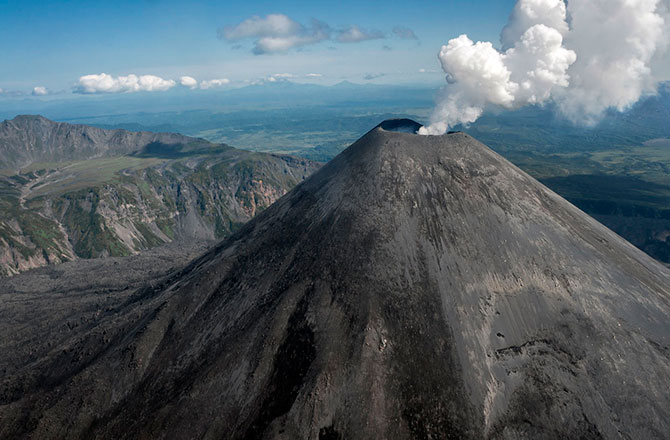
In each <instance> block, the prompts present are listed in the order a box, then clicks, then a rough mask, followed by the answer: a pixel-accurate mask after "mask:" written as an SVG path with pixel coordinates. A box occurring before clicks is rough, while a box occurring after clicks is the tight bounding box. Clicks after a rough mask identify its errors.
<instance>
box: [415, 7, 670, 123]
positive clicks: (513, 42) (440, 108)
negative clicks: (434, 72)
mask: <svg viewBox="0 0 670 440" xmlns="http://www.w3.org/2000/svg"><path fill="white" fill-rule="evenodd" d="M665 1H666V2H667V1H668V0H665ZM665 6H666V5H665V4H664V3H663V2H662V0H570V1H569V2H564V1H563V0H518V1H517V3H516V5H515V7H514V10H513V11H512V13H511V15H510V19H509V22H508V24H507V25H506V26H505V28H504V29H503V31H502V34H501V43H502V50H501V51H499V50H497V49H496V48H494V47H493V45H492V44H491V43H489V42H477V43H474V42H473V41H471V40H470V39H469V38H468V37H467V36H466V35H461V36H460V37H458V38H455V39H453V40H451V41H449V43H448V44H447V45H445V46H443V47H442V49H441V50H440V53H439V55H438V58H439V60H440V63H441V65H442V69H443V70H444V72H445V74H446V77H447V83H448V85H447V86H446V87H445V89H444V90H443V92H442V94H441V97H440V98H439V99H438V103H437V105H436V108H435V110H434V112H433V115H432V117H431V123H430V125H429V126H427V127H424V128H423V129H422V130H421V133H422V134H442V133H444V132H445V131H446V130H447V129H448V128H449V127H451V126H453V125H456V124H463V123H465V124H467V123H471V122H474V121H475V120H477V118H479V116H480V115H481V114H482V112H483V111H484V109H485V108H486V106H487V105H489V104H493V105H498V106H502V107H506V108H518V107H521V106H524V105H527V104H543V103H545V102H548V101H550V100H552V101H554V102H555V103H556V104H557V106H558V108H559V109H560V111H561V112H562V113H563V114H564V115H565V116H567V117H568V118H570V119H572V120H573V121H575V122H580V123H586V124H590V123H595V122H597V121H598V120H599V118H601V117H602V115H603V113H604V112H605V111H606V110H607V109H608V108H615V109H618V110H625V109H627V108H628V107H630V106H631V105H632V104H634V103H635V102H637V101H638V100H639V99H640V97H641V96H642V95H643V94H645V93H653V92H654V91H655V87H656V84H655V81H654V80H653V72H652V71H651V67H650V66H651V62H652V60H653V59H654V57H655V56H657V55H658V54H659V53H660V52H661V51H663V50H664V49H665V46H666V45H667V35H668V31H669V30H670V29H669V28H668V26H669V24H670V20H668V17H667V8H666V7H665Z"/></svg>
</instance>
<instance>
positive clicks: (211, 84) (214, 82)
mask: <svg viewBox="0 0 670 440" xmlns="http://www.w3.org/2000/svg"><path fill="white" fill-rule="evenodd" d="M226 84H230V80H229V79H228V78H219V79H209V80H206V81H200V88H201V89H203V90H207V89H213V88H216V87H222V86H225V85H226Z"/></svg>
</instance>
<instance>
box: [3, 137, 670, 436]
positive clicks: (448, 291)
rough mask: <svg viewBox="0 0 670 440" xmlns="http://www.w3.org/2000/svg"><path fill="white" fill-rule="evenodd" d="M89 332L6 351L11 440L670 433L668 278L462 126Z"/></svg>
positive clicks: (362, 147)
mask: <svg viewBox="0 0 670 440" xmlns="http://www.w3.org/2000/svg"><path fill="white" fill-rule="evenodd" d="M401 125H402V126H407V124H401ZM386 126H387V127H388V126H389V125H388V124H387V125H386ZM17 298H18V299H17V301H19V302H20V301H21V297H20V296H17ZM66 300H67V301H76V297H75V296H70V297H68V298H67V299H66V298H54V299H51V298H48V295H46V296H45V298H43V299H41V300H38V299H34V298H32V299H31V301H33V303H32V304H33V307H36V308H47V307H50V306H51V307H53V304H54V301H66ZM8 310H9V311H11V310H12V306H11V305H9V306H6V309H5V312H4V314H6V315H9V312H8ZM76 313H77V312H76V311H75V312H73V316H70V317H69V318H68V319H69V321H72V320H75V319H76V318H77V316H75V315H76ZM82 313H83V312H82ZM9 316H11V315H9ZM87 318H88V319H87V320H85V321H82V322H85V324H83V325H80V326H77V327H74V328H72V329H70V330H69V332H70V333H68V334H67V337H63V336H61V337H60V338H59V339H58V340H57V341H56V340H55V339H54V342H53V343H52V344H50V343H48V341H49V332H48V331H46V330H45V329H44V328H42V330H41V333H42V334H40V335H39V336H38V335H31V336H30V337H32V338H40V339H41V340H44V341H45V342H44V343H43V344H36V345H35V348H34V349H32V350H23V351H21V352H20V354H19V355H16V353H14V354H13V355H12V356H11V357H10V359H11V362H8V361H6V360H5V359H6V358H5V357H0V371H3V375H2V383H1V385H0V420H2V421H3V422H2V424H0V437H2V438H29V437H30V438H165V439H168V438H169V439H174V438H229V439H238V438H240V439H241V438H280V439H295V438H312V439H334V438H342V439H344V438H363V439H367V438H370V439H373V438H374V439H378V438H394V439H403V438H454V439H468V438H472V439H481V438H488V439H558V438H587V439H599V438H606V439H618V438H622V439H624V438H645V439H660V438H668V432H670V390H669V389H668V386H667V383H668V378H670V272H669V271H668V269H667V268H665V267H664V266H661V265H660V264H658V263H656V262H655V261H653V260H652V259H651V258H650V257H648V256H647V255H645V254H644V253H642V252H641V251H639V250H637V249H636V248H634V247H633V246H632V245H630V244H629V243H627V242H626V241H624V240H623V239H621V238H620V237H618V236H617V235H616V234H614V233H613V232H611V231H610V230H608V229H607V228H605V227H604V226H602V225H600V224H599V223H598V222H596V221H595V220H593V219H591V218H590V217H588V216H586V215H585V214H584V213H582V212H581V211H579V210H578V209H576V208H575V207H574V206H572V205H570V204H569V203H568V202H566V201H565V200H563V199H561V198H560V197H559V196H557V195H556V194H554V193H553V192H551V191H549V190H548V189H547V188H546V187H544V186H543V185H542V184H540V183H538V182H537V181H535V180H534V179H532V178H531V177H529V176H528V175H526V174H525V173H523V172H522V171H520V170H519V169H517V168H516V167H514V166H513V165H511V164H510V163H509V162H507V161H506V160H504V159H503V158H501V157H500V156H499V155H497V154H496V153H494V152H493V151H491V150H490V149H488V148H487V147H485V146H484V145H482V144H480V143H478V142H477V141H475V140H474V139H473V138H471V137H469V136H467V135H465V134H462V133H455V134H450V135H445V136H417V135H415V134H412V133H406V132H398V131H389V130H385V129H384V128H383V125H382V126H380V127H377V128H375V129H374V130H372V131H371V132H369V133H368V134H367V135H366V136H364V137H363V138H361V139H360V140H359V141H358V142H356V143H355V144H353V145H352V146H351V147H349V148H348V149H347V150H346V151H345V152H343V153H342V154H340V155H339V156H338V157H337V158H335V159H334V160H333V161H331V162H330V163H328V164H327V165H326V166H324V167H323V168H322V169H321V170H319V171H318V172H317V173H316V174H314V175H313V176H312V177H310V178H309V179H307V180H306V181H304V182H303V183H301V184H299V185H298V186H297V187H296V188H295V189H293V190H292V191H291V192H289V193H288V194H287V195H286V196H284V197H283V198H281V199H280V200H279V201H278V202H276V203H275V204H273V205H272V206H271V207H270V208H268V209H267V210H265V211H264V212H262V213H261V214H260V215H258V216H257V217H255V218H254V219H253V220H252V221H251V222H249V223H247V224H246V225H245V226H244V227H243V228H242V229H241V230H240V231H239V232H238V233H236V234H235V235H234V236H232V237H231V238H229V239H228V240H226V241H224V242H222V243H220V244H219V245H217V246H216V247H215V248H213V249H212V250H210V251H209V252H208V253H206V254H205V255H203V256H202V257H200V258H199V259H197V260H195V261H194V262H193V263H191V264H190V265H189V266H187V267H186V268H185V269H183V270H181V271H178V272H174V273H172V274H171V275H168V276H167V277H165V278H163V279H161V280H160V282H154V284H153V285H152V286H147V287H145V288H142V289H139V290H137V291H135V292H134V293H132V294H131V295H129V296H127V297H126V299H125V300H124V301H123V302H122V303H118V304H116V305H115V306H113V307H112V306H110V307H108V308H105V309H101V310H99V311H98V312H97V313H95V314H93V315H88V316H87ZM30 325H34V324H33V323H31V322H22V321H21V320H20V318H19V317H16V316H13V317H12V318H11V320H10V322H9V323H8V324H6V325H5V326H4V327H2V329H3V330H2V334H0V338H1V339H6V338H12V337H14V338H17V337H23V338H25V339H24V340H23V341H18V342H17V341H15V342H14V344H15V346H19V345H20V344H19V343H20V342H24V343H25V344H29V342H30V340H29V337H28V336H21V335H24V334H25V332H17V331H15V330H14V329H15V328H19V327H21V328H25V326H30ZM60 325H65V324H64V323H62V324H60V323H57V322H54V324H53V326H54V327H58V326H60ZM58 328H62V327H58ZM58 334H62V333H58ZM16 335H19V336H16ZM17 350H18V349H17Z"/></svg>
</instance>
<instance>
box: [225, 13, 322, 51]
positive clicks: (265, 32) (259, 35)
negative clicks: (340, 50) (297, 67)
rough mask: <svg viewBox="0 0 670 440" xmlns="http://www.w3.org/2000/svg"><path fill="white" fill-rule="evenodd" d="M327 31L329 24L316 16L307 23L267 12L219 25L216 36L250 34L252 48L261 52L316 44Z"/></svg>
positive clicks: (237, 37)
mask: <svg viewBox="0 0 670 440" xmlns="http://www.w3.org/2000/svg"><path fill="white" fill-rule="evenodd" d="M330 32H331V30H330V27H329V26H328V25H327V24H326V23H323V22H321V21H319V20H312V23H311V26H309V27H307V26H304V25H302V24H300V23H298V22H297V21H295V20H293V19H291V18H290V17H288V16H286V15H284V14H270V15H266V16H265V17H260V16H253V17H251V18H249V19H247V20H244V21H243V22H241V23H239V24H238V25H236V26H228V27H224V28H222V29H219V37H220V38H223V39H225V40H227V41H238V40H242V39H246V38H253V39H255V41H254V50H253V52H254V53H255V54H257V55H261V54H267V53H276V52H286V51H288V50H289V49H293V48H296V47H301V46H307V45H310V44H316V43H319V42H320V41H323V40H327V39H329V38H330Z"/></svg>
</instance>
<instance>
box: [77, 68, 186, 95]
mask: <svg viewBox="0 0 670 440" xmlns="http://www.w3.org/2000/svg"><path fill="white" fill-rule="evenodd" d="M176 84H177V83H176V82H175V81H173V80H171V79H163V78H161V77H158V76H154V75H141V76H137V75H128V76H118V77H116V78H115V77H113V76H112V75H108V74H106V73H101V74H99V75H84V76H82V77H80V78H79V81H78V83H77V86H76V87H75V88H74V92H75V93H83V94H91V93H131V92H155V91H161V92H162V91H165V90H169V89H171V88H172V87H174V86H175V85H176Z"/></svg>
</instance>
